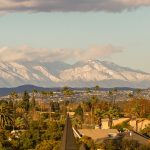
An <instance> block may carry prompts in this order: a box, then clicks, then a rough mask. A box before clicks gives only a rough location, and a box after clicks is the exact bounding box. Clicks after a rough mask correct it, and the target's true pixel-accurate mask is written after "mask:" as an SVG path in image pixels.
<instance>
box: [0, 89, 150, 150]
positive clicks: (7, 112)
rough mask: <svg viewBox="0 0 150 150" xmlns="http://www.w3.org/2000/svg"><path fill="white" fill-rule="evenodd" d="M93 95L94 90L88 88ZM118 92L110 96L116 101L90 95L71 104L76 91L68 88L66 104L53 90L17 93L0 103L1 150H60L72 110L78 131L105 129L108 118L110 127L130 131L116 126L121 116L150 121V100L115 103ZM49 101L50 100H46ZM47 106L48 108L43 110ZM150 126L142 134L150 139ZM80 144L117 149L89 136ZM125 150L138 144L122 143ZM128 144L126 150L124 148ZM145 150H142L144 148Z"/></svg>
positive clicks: (140, 99)
mask: <svg viewBox="0 0 150 150" xmlns="http://www.w3.org/2000/svg"><path fill="white" fill-rule="evenodd" d="M99 90H100V87H99V86H96V87H95V88H94V91H95V93H98V91H99ZM87 92H90V89H87ZM116 92H117V90H116V89H114V90H112V91H110V92H109V93H108V94H109V96H110V97H111V100H112V101H104V100H100V99H99V98H98V96H97V94H95V96H90V95H89V97H88V99H87V100H86V101H80V102H78V101H75V102H73V101H67V100H66V97H67V96H71V95H74V92H73V91H72V90H71V89H69V88H68V87H64V88H63V89H62V94H63V95H64V101H61V102H56V101H55V102H53V101H52V100H51V99H52V97H53V96H54V93H53V92H52V91H49V92H46V91H42V92H38V91H36V90H33V92H32V93H31V94H29V93H28V92H26V91H25V92H24V93H23V94H22V95H18V94H17V93H15V92H13V93H11V94H10V98H9V100H3V101H0V149H2V150H3V149H4V150H7V149H10V150H11V149H12V150H25V149H35V150H43V149H44V150H45V149H47V150H52V149H56V150H57V149H59V146H60V143H61V137H62V133H63V129H64V122H65V116H66V114H67V112H68V111H72V112H74V116H72V118H71V119H72V125H73V126H75V127H78V128H83V126H86V125H88V127H90V128H94V127H95V125H98V126H99V128H102V119H103V118H108V120H109V121H108V126H109V128H117V129H119V130H122V129H123V128H130V126H129V124H128V123H127V122H125V123H124V124H122V125H121V126H116V127H114V126H113V119H114V118H119V117H124V116H125V117H130V118H135V119H137V120H138V118H141V117H142V118H149V119H150V116H149V115H150V109H149V108H150V101H149V100H146V99H144V98H142V97H140V98H139V97H134V96H133V95H130V96H129V97H130V100H128V101H125V102H120V101H119V102H117V101H115V97H114V93H116ZM37 94H38V95H40V97H41V101H37V100H36V95H37ZM45 99H47V100H49V101H47V102H46V101H45ZM43 105H44V106H45V107H43ZM149 131H150V126H147V128H145V129H144V130H142V131H141V133H142V134H144V135H146V136H150V135H149V134H150V133H149ZM77 143H78V144H79V145H80V144H82V143H84V144H85V146H86V148H87V149H96V148H98V146H99V147H100V148H103V149H113V148H114V149H115V146H116V145H115V144H116V143H113V141H107V140H106V141H105V142H103V144H102V145H96V144H95V143H94V141H93V140H92V139H90V138H88V137H83V138H82V139H80V140H78V139H77ZM120 143H122V144H121V145H120V147H121V149H128V148H129V146H131V144H132V145H134V144H135V145H138V143H136V142H134V141H132V142H129V141H124V140H123V141H121V142H120ZM123 143H126V144H125V145H126V147H122V146H123ZM141 149H142V148H141Z"/></svg>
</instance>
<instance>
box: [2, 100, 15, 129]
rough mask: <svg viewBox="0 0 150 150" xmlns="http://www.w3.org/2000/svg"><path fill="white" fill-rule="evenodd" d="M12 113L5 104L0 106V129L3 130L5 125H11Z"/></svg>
mask: <svg viewBox="0 0 150 150" xmlns="http://www.w3.org/2000/svg"><path fill="white" fill-rule="evenodd" d="M12 124H13V120H12V112H11V110H10V108H9V107H8V104H7V103H2V104H1V105H0V128H2V129H3V128H5V126H7V125H12Z"/></svg>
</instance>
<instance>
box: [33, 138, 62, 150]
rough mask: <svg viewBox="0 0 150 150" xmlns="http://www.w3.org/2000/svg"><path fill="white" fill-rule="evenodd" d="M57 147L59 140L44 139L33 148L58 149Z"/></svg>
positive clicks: (43, 149)
mask: <svg viewBox="0 0 150 150" xmlns="http://www.w3.org/2000/svg"><path fill="white" fill-rule="evenodd" d="M59 147H60V142H59V141H53V140H44V141H42V142H41V143H40V144H38V145H37V146H36V148H35V150H59V149H60V148H59Z"/></svg>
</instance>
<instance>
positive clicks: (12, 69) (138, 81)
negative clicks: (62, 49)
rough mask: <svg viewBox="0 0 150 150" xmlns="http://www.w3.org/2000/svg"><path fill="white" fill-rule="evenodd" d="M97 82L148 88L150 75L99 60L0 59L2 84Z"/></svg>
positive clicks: (62, 84)
mask: <svg viewBox="0 0 150 150" xmlns="http://www.w3.org/2000/svg"><path fill="white" fill-rule="evenodd" d="M95 83H100V84H102V85H103V86H105V85H106V86H110V87H113V86H116V85H118V86H141V87H148V86H149V84H150V74H148V73H145V72H142V71H137V70H133V69H130V68H126V67H121V66H119V65H116V64H114V63H111V62H107V61H99V60H90V61H87V62H78V63H76V64H74V65H69V64H66V63H63V62H48V63H46V62H44V63H41V62H30V63H29V62H0V87H4V86H5V87H12V86H18V85H23V84H35V85H39V86H45V87H46V86H64V85H68V86H74V87H76V86H78V85H80V86H83V87H84V86H87V85H91V86H92V85H94V84H95Z"/></svg>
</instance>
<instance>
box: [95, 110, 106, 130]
mask: <svg viewBox="0 0 150 150" xmlns="http://www.w3.org/2000/svg"><path fill="white" fill-rule="evenodd" d="M94 114H95V116H96V118H97V119H98V126H99V128H100V129H101V128H102V118H103V116H104V110H101V109H100V108H97V109H95V111H94Z"/></svg>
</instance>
